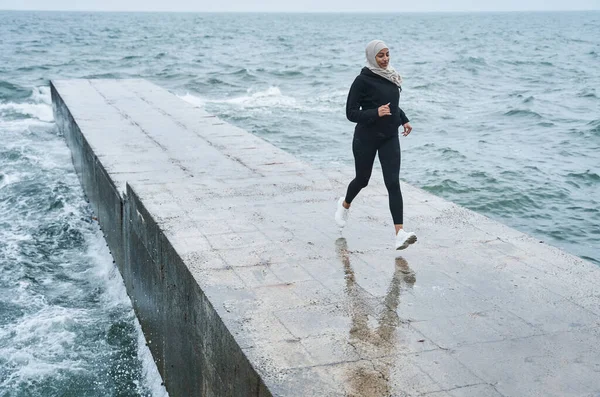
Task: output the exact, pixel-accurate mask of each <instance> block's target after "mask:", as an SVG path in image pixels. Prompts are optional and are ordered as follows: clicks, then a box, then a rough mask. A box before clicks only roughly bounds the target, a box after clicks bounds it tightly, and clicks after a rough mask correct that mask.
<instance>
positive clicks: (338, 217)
mask: <svg viewBox="0 0 600 397" xmlns="http://www.w3.org/2000/svg"><path fill="white" fill-rule="evenodd" d="M343 203H344V197H340V199H339V200H338V202H337V209H336V210H335V222H336V223H337V224H338V226H339V227H344V226H346V221H348V215H349V213H350V210H348V209H346V208H344V206H343Z"/></svg>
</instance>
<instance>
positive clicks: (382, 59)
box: [375, 48, 390, 69]
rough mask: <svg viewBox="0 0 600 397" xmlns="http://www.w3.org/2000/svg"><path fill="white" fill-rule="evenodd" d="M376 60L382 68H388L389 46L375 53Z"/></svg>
mask: <svg viewBox="0 0 600 397" xmlns="http://www.w3.org/2000/svg"><path fill="white" fill-rule="evenodd" d="M375 60H376V61H377V65H379V67H380V68H382V69H387V67H388V64H389V63H390V50H389V49H388V48H384V49H382V50H381V51H379V52H378V53H377V55H375Z"/></svg>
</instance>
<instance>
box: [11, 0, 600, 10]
mask: <svg viewBox="0 0 600 397" xmlns="http://www.w3.org/2000/svg"><path fill="white" fill-rule="evenodd" d="M599 9H600V0H410V1H409V0H392V1H389V2H387V1H386V2H376V1H369V0H226V1H222V0H212V1H211V0H0V10H102V11H257V12H262V11H305V12H319V11H340V12H351V11H372V12H386V11H390V12H411V11H522V10H599Z"/></svg>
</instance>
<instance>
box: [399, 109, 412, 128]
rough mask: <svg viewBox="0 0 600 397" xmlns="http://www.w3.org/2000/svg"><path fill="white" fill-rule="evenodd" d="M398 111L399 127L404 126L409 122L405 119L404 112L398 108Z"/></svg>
mask: <svg viewBox="0 0 600 397" xmlns="http://www.w3.org/2000/svg"><path fill="white" fill-rule="evenodd" d="M398 111H399V112H400V125H404V124H406V123H408V122H410V120H409V119H408V117H406V114H405V113H404V110H402V109H400V108H398Z"/></svg>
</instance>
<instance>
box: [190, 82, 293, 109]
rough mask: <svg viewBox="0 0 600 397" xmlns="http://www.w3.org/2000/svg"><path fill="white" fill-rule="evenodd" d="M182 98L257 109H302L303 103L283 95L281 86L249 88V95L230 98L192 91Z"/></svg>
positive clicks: (199, 105) (196, 103)
mask: <svg viewBox="0 0 600 397" xmlns="http://www.w3.org/2000/svg"><path fill="white" fill-rule="evenodd" d="M179 97H180V98H181V99H183V100H185V101H187V102H189V103H191V104H193V105H196V106H198V107H205V106H206V104H207V103H217V104H230V105H234V106H236V107H238V108H244V109H255V108H288V109H290V108H293V109H301V108H302V106H301V104H299V103H298V101H297V100H296V99H295V98H293V97H290V96H286V95H283V94H282V92H281V90H280V89H279V87H269V88H268V89H266V90H263V91H256V92H254V91H253V90H252V89H250V90H248V95H244V96H239V97H235V98H229V99H206V98H200V97H197V96H195V95H192V94H190V93H187V94H185V95H180V96H179Z"/></svg>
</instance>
